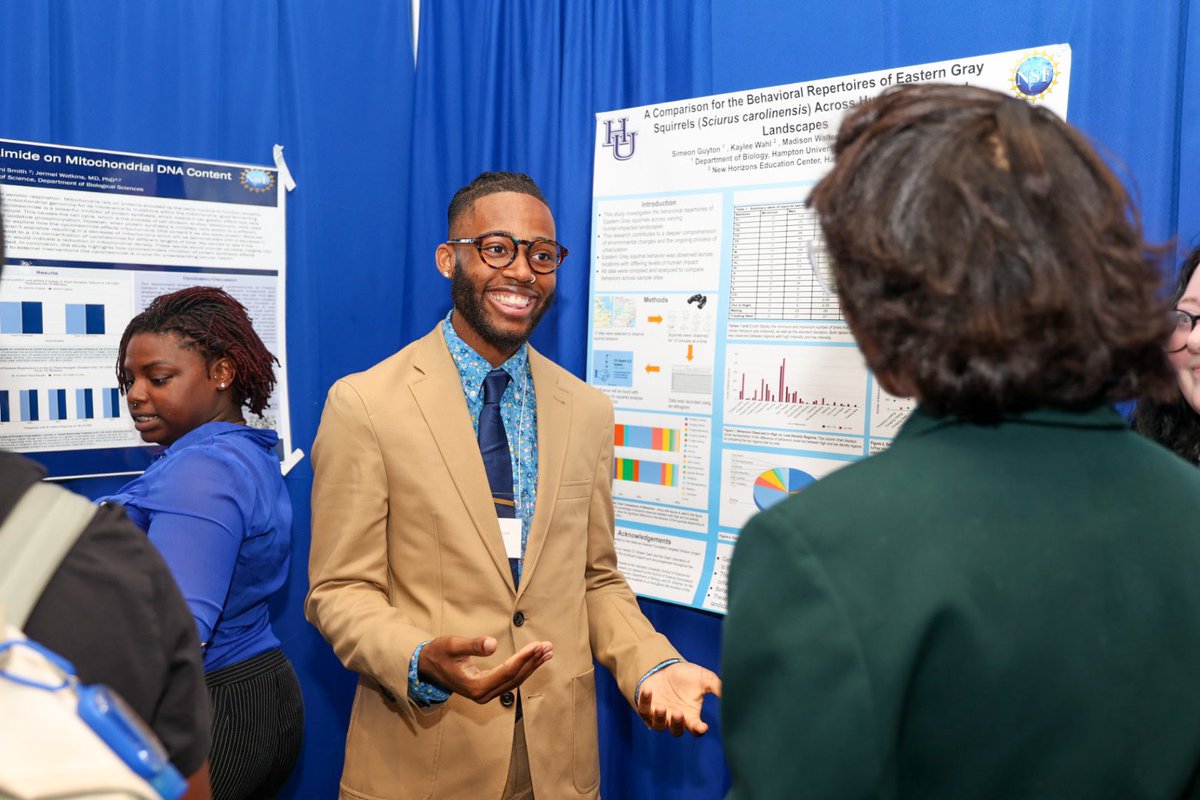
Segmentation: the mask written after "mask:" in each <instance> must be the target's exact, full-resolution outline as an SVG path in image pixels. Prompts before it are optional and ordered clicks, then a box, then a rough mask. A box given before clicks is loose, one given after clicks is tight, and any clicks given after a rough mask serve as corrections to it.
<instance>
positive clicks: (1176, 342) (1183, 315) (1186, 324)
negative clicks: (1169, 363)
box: [1166, 308, 1200, 353]
mask: <svg viewBox="0 0 1200 800" xmlns="http://www.w3.org/2000/svg"><path fill="white" fill-rule="evenodd" d="M1198 319H1200V315H1197V314H1189V313H1188V312H1186V311H1184V310H1183V309H1181V308H1177V309H1175V310H1174V311H1172V312H1171V320H1172V321H1174V323H1175V327H1174V328H1172V329H1171V337H1170V338H1169V339H1167V347H1166V350H1167V352H1168V353H1178V352H1179V351H1180V350H1182V349H1183V348H1185V347H1187V342H1188V337H1189V336H1191V335H1192V329H1194V328H1195V327H1196V320H1198Z"/></svg>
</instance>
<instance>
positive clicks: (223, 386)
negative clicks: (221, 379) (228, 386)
mask: <svg viewBox="0 0 1200 800" xmlns="http://www.w3.org/2000/svg"><path fill="white" fill-rule="evenodd" d="M217 388H218V389H220V390H222V391H224V390H225V384H223V383H222V384H221V385H219V386H218V387H217Z"/></svg>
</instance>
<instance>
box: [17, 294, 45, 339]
mask: <svg viewBox="0 0 1200 800" xmlns="http://www.w3.org/2000/svg"><path fill="white" fill-rule="evenodd" d="M41 332H42V304H41V303H24V302H23V303H21V333H41Z"/></svg>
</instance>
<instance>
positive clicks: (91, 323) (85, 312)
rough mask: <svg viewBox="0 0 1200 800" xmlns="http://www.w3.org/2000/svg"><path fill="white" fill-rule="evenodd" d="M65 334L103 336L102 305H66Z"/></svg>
mask: <svg viewBox="0 0 1200 800" xmlns="http://www.w3.org/2000/svg"><path fill="white" fill-rule="evenodd" d="M67 333H80V334H103V333H104V305H103V304H102V303H67Z"/></svg>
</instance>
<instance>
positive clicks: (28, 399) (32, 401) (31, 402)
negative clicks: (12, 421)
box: [21, 389, 38, 422]
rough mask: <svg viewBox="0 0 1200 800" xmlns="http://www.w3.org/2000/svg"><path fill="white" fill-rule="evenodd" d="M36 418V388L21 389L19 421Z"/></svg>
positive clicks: (28, 420)
mask: <svg viewBox="0 0 1200 800" xmlns="http://www.w3.org/2000/svg"><path fill="white" fill-rule="evenodd" d="M37 419H38V390H37V389H22V390H21V421H22V422H37Z"/></svg>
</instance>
